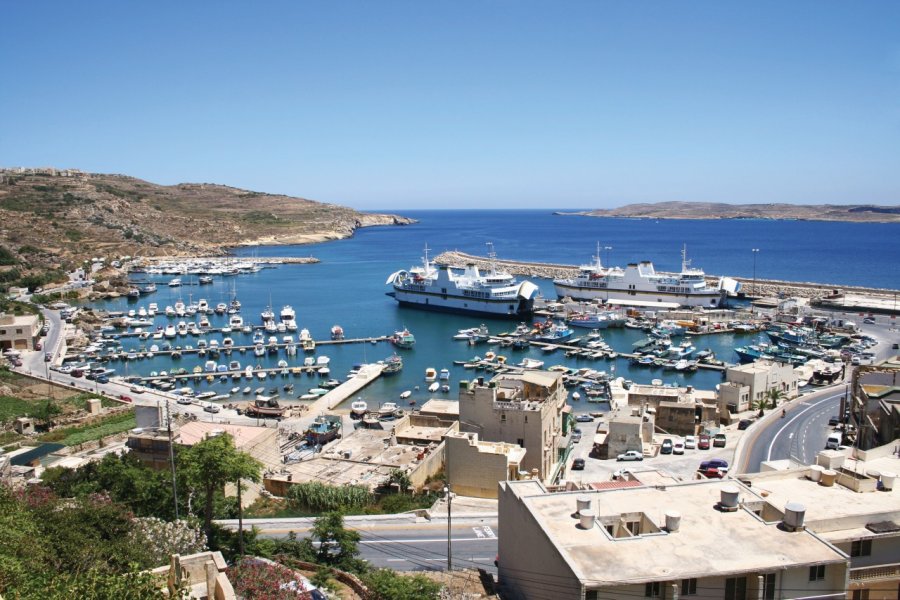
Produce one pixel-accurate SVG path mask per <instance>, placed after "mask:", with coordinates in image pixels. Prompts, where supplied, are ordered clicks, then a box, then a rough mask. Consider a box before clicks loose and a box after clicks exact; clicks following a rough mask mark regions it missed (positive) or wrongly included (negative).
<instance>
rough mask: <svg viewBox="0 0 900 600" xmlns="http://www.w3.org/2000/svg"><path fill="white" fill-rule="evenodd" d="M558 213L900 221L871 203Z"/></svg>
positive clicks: (898, 209)
mask: <svg viewBox="0 0 900 600" xmlns="http://www.w3.org/2000/svg"><path fill="white" fill-rule="evenodd" d="M557 214H576V215H585V216H589V217H631V218H644V219H797V220H807V221H857V222H870V223H897V222H900V206H876V205H872V204H847V205H843V204H724V203H719V202H657V203H655V204H627V205H625V206H620V207H619V208H611V209H597V210H589V211H580V212H577V213H557Z"/></svg>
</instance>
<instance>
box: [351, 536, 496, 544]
mask: <svg viewBox="0 0 900 600" xmlns="http://www.w3.org/2000/svg"><path fill="white" fill-rule="evenodd" d="M488 539H493V538H478V537H471V538H457V537H455V538H451V540H452V541H454V542H477V541H479V540H481V541H486V540H488ZM434 542H443V543H445V544H446V543H447V538H446V537H442V538H434V539H431V540H428V539H412V540H360V542H359V543H360V544H415V543H420V544H428V543H434Z"/></svg>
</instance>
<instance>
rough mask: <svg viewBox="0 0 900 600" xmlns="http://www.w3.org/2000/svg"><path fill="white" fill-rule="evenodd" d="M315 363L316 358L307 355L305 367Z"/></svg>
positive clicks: (304, 361)
mask: <svg viewBox="0 0 900 600" xmlns="http://www.w3.org/2000/svg"><path fill="white" fill-rule="evenodd" d="M315 364H316V359H315V358H313V357H312V356H307V357H306V358H304V359H303V366H305V367H311V366H313V365H315Z"/></svg>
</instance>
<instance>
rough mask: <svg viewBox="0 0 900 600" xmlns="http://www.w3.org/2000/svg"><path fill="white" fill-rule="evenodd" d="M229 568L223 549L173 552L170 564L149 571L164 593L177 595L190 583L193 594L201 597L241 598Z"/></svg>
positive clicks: (201, 599)
mask: <svg viewBox="0 0 900 600" xmlns="http://www.w3.org/2000/svg"><path fill="white" fill-rule="evenodd" d="M227 569H228V564H227V563H226V562H225V558H223V557H222V553H221V552H209V551H207V552H199V553H197V554H189V555H187V556H179V555H178V554H173V555H172V556H171V557H170V559H169V564H168V565H165V566H162V567H157V568H155V569H152V570H151V571H149V573H150V574H151V575H152V576H153V577H154V578H155V579H156V580H157V581H158V582H159V587H160V592H161V597H170V598H171V597H175V596H177V593H176V592H177V590H178V588H179V587H186V588H188V593H189V594H190V597H191V598H195V599H197V600H237V595H236V594H235V593H234V588H233V587H232V585H231V581H229V579H228V573H227ZM163 590H165V591H163Z"/></svg>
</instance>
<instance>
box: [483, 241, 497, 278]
mask: <svg viewBox="0 0 900 600" xmlns="http://www.w3.org/2000/svg"><path fill="white" fill-rule="evenodd" d="M486 245H487V247H488V258H489V259H490V261H491V273H495V272H496V271H497V253H496V252H494V242H487V243H486Z"/></svg>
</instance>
